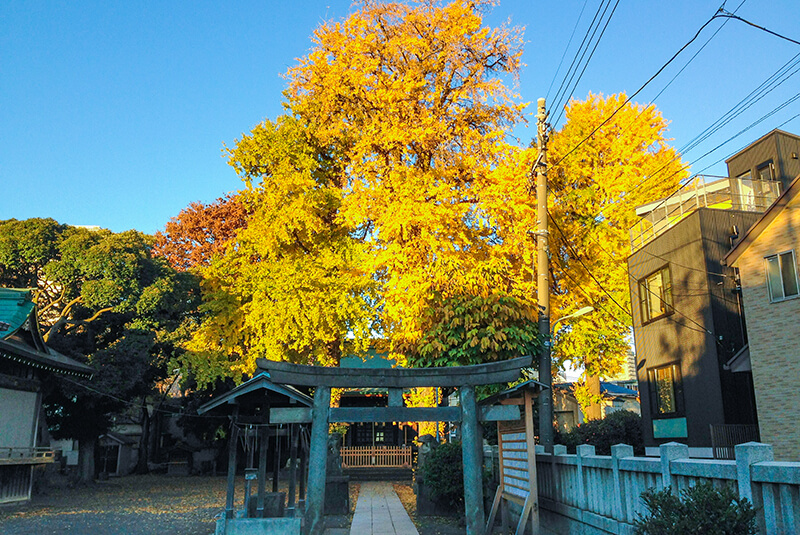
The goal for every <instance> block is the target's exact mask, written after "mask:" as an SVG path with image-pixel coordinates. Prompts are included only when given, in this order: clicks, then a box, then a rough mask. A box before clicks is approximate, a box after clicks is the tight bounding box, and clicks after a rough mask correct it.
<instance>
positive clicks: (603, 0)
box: [553, 0, 611, 103]
mask: <svg viewBox="0 0 800 535" xmlns="http://www.w3.org/2000/svg"><path fill="white" fill-rule="evenodd" d="M603 4H605V6H606V7H605V9H606V10H607V9H608V6H609V5H610V4H611V0H608V1H607V2H606V0H601V2H600V5H599V6H597V11H595V14H594V18H592V22H591V23H590V24H589V27H588V28H587V29H586V33H585V34H584V36H583V40H582V41H581V44H580V46H578V50H576V51H575V56H574V57H573V58H572V62H571V63H570V65H569V68H568V69H567V72H566V74H565V75H564V79H563V80H561V84H560V85H559V86H558V91H556V95H555V96H554V97H553V102H554V103H555V102H558V101H559V100H560V99H561V98H562V97H563V95H562V94H561V90H562V89H564V84H565V83H567V78H569V77H570V73H573V74H572V76H574V72H577V69H578V67H577V66H576V63H575V62H576V61H577V62H578V65H580V61H582V60H583V56H584V55H585V54H586V50H587V49H588V47H589V43H591V38H590V37H589V32H591V31H592V28H595V32H596V31H597V27H599V26H600V22H599V21H598V16H600V10H601V9H603ZM603 13H604V14H605V10H604V11H603ZM602 20H603V18H602V16H600V21H602ZM595 22H597V26H596V27H595ZM593 36H594V33H593V34H592V37H593ZM587 39H589V41H588V42H587ZM584 45H586V49H584ZM581 51H583V52H581ZM579 55H580V58H581V59H580V60H579V59H578V56H579ZM573 67H575V71H574V72H573V70H572V68H573ZM567 85H569V84H567Z"/></svg>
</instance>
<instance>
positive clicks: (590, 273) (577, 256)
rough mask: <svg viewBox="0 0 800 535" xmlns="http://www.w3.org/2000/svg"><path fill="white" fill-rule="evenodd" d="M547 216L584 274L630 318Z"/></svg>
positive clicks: (552, 219) (628, 312)
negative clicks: (583, 270)
mask: <svg viewBox="0 0 800 535" xmlns="http://www.w3.org/2000/svg"><path fill="white" fill-rule="evenodd" d="M547 216H548V217H549V218H550V221H552V223H553V225H554V226H555V227H556V229H557V230H558V233H559V234H561V238H562V241H563V243H564V245H566V246H567V248H568V249H569V250H570V251H571V253H572V256H573V258H575V259H576V260H577V261H578V262H579V263H580V264H581V265H582V266H583V268H584V269H585V270H586V273H588V274H589V276H590V277H591V278H592V280H593V281H594V282H595V283H597V286H598V287H599V288H600V289H601V290H602V291H603V293H604V294H606V295H607V296H608V298H609V299H611V301H612V302H613V303H614V304H615V305H617V306H618V307H619V308H620V310H622V311H623V312H625V313H626V314H627V315H628V316H630V315H631V313H630V311H629V310H628V309H627V308H625V307H624V306H622V305H620V304H619V302H618V301H617V300H616V299H614V296H613V295H611V294H610V293H609V292H608V290H606V288H605V286H603V284H602V283H601V282H600V281H599V280H597V277H595V276H594V273H592V270H591V269H589V267H588V266H587V265H586V264H584V263H583V260H582V259H581V257H580V255H579V254H578V252H577V251H576V250H575V249H574V248H573V247H572V244H571V243H569V240H568V239H567V236H566V234H565V233H564V231H563V230H561V227H560V226H559V225H558V222H557V221H556V220H555V218H554V217H553V216H552V215H551V214H550V212H549V211H548V213H547Z"/></svg>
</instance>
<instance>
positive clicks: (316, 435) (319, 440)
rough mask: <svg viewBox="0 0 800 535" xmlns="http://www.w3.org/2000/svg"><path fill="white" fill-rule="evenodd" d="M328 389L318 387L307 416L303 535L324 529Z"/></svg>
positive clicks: (329, 389) (329, 401) (317, 533)
mask: <svg viewBox="0 0 800 535" xmlns="http://www.w3.org/2000/svg"><path fill="white" fill-rule="evenodd" d="M330 406H331V388H330V387H329V386H318V387H317V389H316V391H315V392H314V407H313V409H312V416H311V441H310V442H311V444H310V451H309V454H308V493H307V495H306V510H305V522H304V524H305V525H304V528H303V529H304V532H305V535H320V534H321V533H322V531H323V529H325V525H324V524H325V522H324V520H325V517H324V508H325V480H326V475H327V474H326V472H327V463H328V411H329V410H330Z"/></svg>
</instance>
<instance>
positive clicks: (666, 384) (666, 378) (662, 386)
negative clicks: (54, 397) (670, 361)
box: [656, 366, 675, 414]
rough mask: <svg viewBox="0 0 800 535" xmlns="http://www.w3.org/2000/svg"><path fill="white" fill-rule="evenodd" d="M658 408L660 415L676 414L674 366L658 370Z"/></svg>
mask: <svg viewBox="0 0 800 535" xmlns="http://www.w3.org/2000/svg"><path fill="white" fill-rule="evenodd" d="M656 406H657V407H658V413H659V414H668V413H671V412H675V377H674V376H673V374H672V366H670V367H668V368H661V369H658V370H656Z"/></svg>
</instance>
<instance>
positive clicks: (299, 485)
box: [197, 371, 312, 534]
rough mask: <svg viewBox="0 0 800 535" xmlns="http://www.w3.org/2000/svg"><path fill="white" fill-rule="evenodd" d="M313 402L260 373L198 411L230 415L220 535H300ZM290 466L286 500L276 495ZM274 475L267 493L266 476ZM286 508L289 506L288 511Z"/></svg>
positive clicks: (218, 527)
mask: <svg viewBox="0 0 800 535" xmlns="http://www.w3.org/2000/svg"><path fill="white" fill-rule="evenodd" d="M311 406H312V400H311V398H310V397H308V396H307V395H305V394H303V393H302V392H300V391H299V390H297V389H295V388H293V387H291V386H286V385H281V384H275V383H273V382H272V381H271V380H270V378H269V374H268V373H266V372H263V371H262V372H260V373H258V374H257V375H256V376H255V377H253V378H252V379H250V380H249V381H247V382H245V383H242V384H241V385H239V386H237V387H236V388H234V389H233V390H231V391H230V392H228V393H226V394H224V395H222V396H219V397H216V398H214V399H213V400H211V401H209V402H208V403H205V404H204V405H202V406H201V407H200V408H199V409H198V410H197V412H198V413H199V414H201V415H202V414H207V413H227V415H228V416H229V419H230V426H229V429H230V433H229V438H228V482H227V496H226V501H225V514H224V515H223V517H222V518H220V519H219V520H218V522H217V529H216V533H217V534H226V533H227V534H232V533H242V532H251V531H248V530H252V529H253V528H254V527H255V526H259V525H261V524H264V525H268V526H269V528H270V529H271V531H270V532H275V533H298V532H299V531H300V524H301V519H300V516H299V515H298V514H297V512H298V511H302V510H303V502H304V501H305V477H303V476H302V474H304V473H305V470H306V460H307V458H308V438H307V437H308V427H309V426H308V425H307V424H306V423H303V422H302V421H301V420H303V418H302V417H297V415H298V411H300V412H299V414H300V415H301V416H302V415H304V414H305V413H306V412H307V411H309V410H311V409H310V407H311ZM240 450H241V451H242V452H243V454H244V465H245V466H244V472H245V483H244V485H245V493H244V503H243V504H242V507H241V508H240V509H238V510H237V509H236V507H235V503H234V494H235V492H234V491H235V488H234V487H235V477H236V469H237V466H238V465H239V462H240V461H241V459H239V451H240ZM285 461H289V462H288V465H289V469H288V470H289V474H288V476H289V489H288V493H287V494H288V495H284V494H283V493H280V492H278V491H279V488H278V481H279V479H280V474H281V469H282V467H284V466H286V464H287V463H286V462H285ZM268 473H270V474H271V475H272V486H271V489H269V490H268V488H267V483H268V478H267V475H268ZM284 505H285V507H284Z"/></svg>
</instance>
